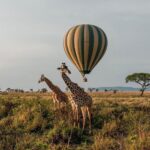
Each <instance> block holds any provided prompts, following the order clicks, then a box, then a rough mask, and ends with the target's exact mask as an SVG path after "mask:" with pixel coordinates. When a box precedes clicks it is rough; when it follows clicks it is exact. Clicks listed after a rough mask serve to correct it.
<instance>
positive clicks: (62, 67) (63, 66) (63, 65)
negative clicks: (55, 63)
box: [57, 63, 71, 74]
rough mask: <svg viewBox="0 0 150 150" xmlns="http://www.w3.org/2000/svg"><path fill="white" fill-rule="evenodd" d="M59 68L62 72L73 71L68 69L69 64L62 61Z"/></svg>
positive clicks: (69, 72)
mask: <svg viewBox="0 0 150 150" xmlns="http://www.w3.org/2000/svg"><path fill="white" fill-rule="evenodd" d="M57 69H58V70H60V72H61V73H65V74H66V73H68V74H71V71H70V70H69V69H68V66H66V64H65V63H62V64H61V66H60V67H58V68H57Z"/></svg>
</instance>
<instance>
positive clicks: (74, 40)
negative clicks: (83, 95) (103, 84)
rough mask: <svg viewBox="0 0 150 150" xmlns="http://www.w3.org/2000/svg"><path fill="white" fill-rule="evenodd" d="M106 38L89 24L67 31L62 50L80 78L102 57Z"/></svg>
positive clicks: (99, 29) (98, 29) (95, 27)
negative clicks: (79, 74)
mask: <svg viewBox="0 0 150 150" xmlns="http://www.w3.org/2000/svg"><path fill="white" fill-rule="evenodd" d="M106 48H107V37H106V34H105V33H104V31H103V30H102V29H101V28H99V27H97V26H95V25H89V24H83V25H77V26H74V27H72V28H70V29H69V31H68V32H67V33H66V35H65V37H64V50H65V53H66V55H67V56H68V58H69V59H70V60H71V62H72V63H73V64H74V65H75V66H76V67H77V69H78V70H79V71H80V73H81V74H82V76H83V77H84V80H85V81H86V80H87V79H86V78H85V74H89V73H90V72H91V71H92V70H93V68H94V67H95V66H96V65H97V63H98V62H99V61H100V60H101V58H102V57H103V56H104V54H105V52H106Z"/></svg>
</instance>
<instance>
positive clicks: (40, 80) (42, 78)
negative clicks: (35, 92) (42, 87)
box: [38, 74, 45, 83]
mask: <svg viewBox="0 0 150 150" xmlns="http://www.w3.org/2000/svg"><path fill="white" fill-rule="evenodd" d="M43 81H45V76H44V74H42V75H41V77H40V79H39V81H38V83H41V82H43Z"/></svg>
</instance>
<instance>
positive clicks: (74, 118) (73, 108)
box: [72, 106, 76, 127]
mask: <svg viewBox="0 0 150 150" xmlns="http://www.w3.org/2000/svg"><path fill="white" fill-rule="evenodd" d="M72 115H73V126H74V127H75V123H76V112H75V107H74V106H72Z"/></svg>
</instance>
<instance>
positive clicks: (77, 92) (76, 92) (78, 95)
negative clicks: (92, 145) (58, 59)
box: [58, 63, 92, 131]
mask: <svg viewBox="0 0 150 150" xmlns="http://www.w3.org/2000/svg"><path fill="white" fill-rule="evenodd" d="M58 70H60V72H61V76H62V78H63V80H64V82H65V83H66V85H67V87H68V88H69V89H70V92H71V95H70V98H69V101H70V102H71V106H72V111H73V114H74V119H75V121H76V122H77V123H78V122H79V110H80V109H81V112H82V117H83V121H82V129H83V130H84V128H85V123H86V114H88V118H89V121H90V122H89V128H90V131H91V126H92V123H91V119H92V113H91V109H92V108H91V107H92V98H91V96H89V95H88V93H86V92H85V91H84V90H83V89H82V88H81V87H79V86H78V84H76V83H74V82H72V81H71V80H70V78H69V77H68V76H67V73H68V74H71V72H70V70H69V69H68V67H67V66H66V64H65V63H62V65H61V66H60V67H59V68H58Z"/></svg>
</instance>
